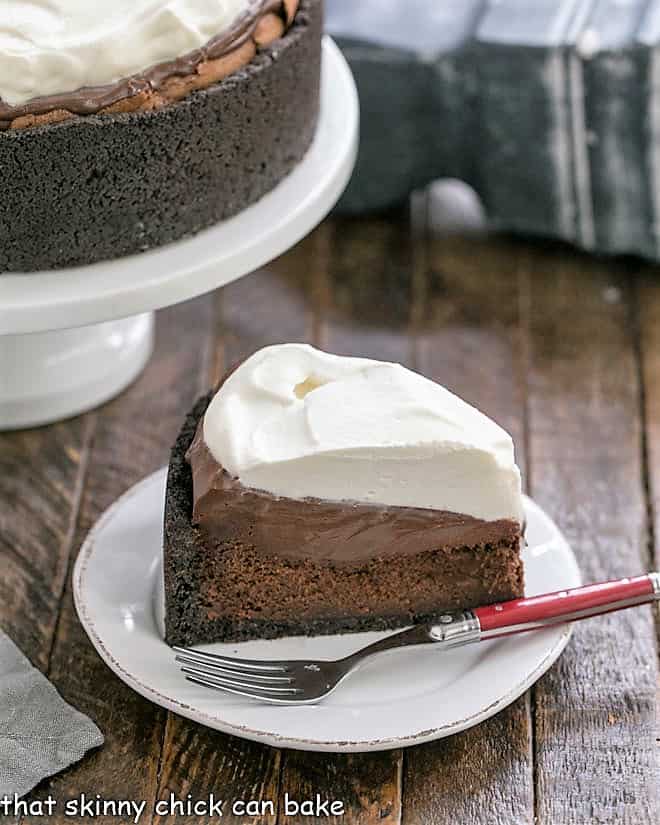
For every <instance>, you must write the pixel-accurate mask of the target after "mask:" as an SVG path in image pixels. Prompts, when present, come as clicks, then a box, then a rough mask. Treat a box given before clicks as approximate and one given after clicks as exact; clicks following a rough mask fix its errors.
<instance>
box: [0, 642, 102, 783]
mask: <svg viewBox="0 0 660 825" xmlns="http://www.w3.org/2000/svg"><path fill="white" fill-rule="evenodd" d="M102 744H103V734H102V733H101V731H100V730H99V729H98V728H97V727H96V725H95V724H94V723H93V722H92V720H91V719H89V718H88V717H87V716H84V715H83V714H82V713H80V712H79V711H77V710H75V708H72V707H71V705H68V704H67V703H66V702H65V701H64V700H63V699H62V697H61V696H60V695H59V693H58V692H57V691H56V690H55V688H54V687H53V685H51V683H50V682H49V681H48V680H47V679H46V678H45V677H44V676H43V675H42V674H41V673H40V672H39V671H38V670H36V668H34V667H32V665H31V664H30V662H29V661H28V660H27V659H26V658H25V656H23V654H22V653H21V651H20V650H19V649H18V648H17V647H16V645H15V644H14V643H13V642H12V641H11V640H10V639H9V638H8V637H7V636H6V635H5V634H4V633H3V632H2V631H0V799H2V798H3V797H11V796H13V795H14V794H16V795H17V796H23V795H24V794H26V793H27V792H28V791H29V790H31V789H32V788H34V786H35V785H36V784H37V783H38V782H40V781H41V780H42V779H44V778H45V777H47V776H52V775H53V774H55V773H58V772H59V771H61V770H63V769H64V768H67V767H69V765H71V764H73V763H74V762H77V761H78V760H79V759H81V757H82V756H83V755H84V754H85V752H86V751H88V750H89V749H90V748H95V747H98V746H99V745H102Z"/></svg>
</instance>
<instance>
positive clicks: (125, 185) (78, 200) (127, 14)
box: [0, 0, 322, 272]
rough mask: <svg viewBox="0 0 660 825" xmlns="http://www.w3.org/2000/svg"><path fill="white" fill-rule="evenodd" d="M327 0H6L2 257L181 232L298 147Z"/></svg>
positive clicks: (310, 109)
mask: <svg viewBox="0 0 660 825" xmlns="http://www.w3.org/2000/svg"><path fill="white" fill-rule="evenodd" d="M321 28H322V0H102V2H93V3H92V2H88V0H32V2H30V3H25V2H22V0H7V2H3V3H1V4H0V169H1V170H2V179H3V194H2V198H0V272H3V271H34V270H40V269H49V268H56V267H63V266H71V265H79V264H89V263H92V262H94V261H99V260H103V259H108V258H114V257H117V256H121V255H126V254H129V253H134V252H138V251H140V250H145V249H149V248H151V247H154V246H158V245H161V244H165V243H168V242H170V241H174V240H177V239H180V238H182V237H184V236H186V235H190V234H192V233H195V232H197V231H199V230H201V229H203V228H205V227H208V226H209V225H211V224H213V223H215V222H216V221H219V220H222V219H224V218H227V217H230V216H232V215H234V214H236V213H238V212H239V211H241V210H242V209H244V208H245V207H247V206H249V205H250V204H252V203H254V202H255V201H257V200H258V199H259V198H260V197H262V196H263V195H264V194H265V193H267V192H268V191H269V190H271V189H272V188H273V187H274V186H275V185H276V184H277V183H278V182H279V181H280V180H282V178H284V177H285V176H286V175H287V174H288V173H289V172H290V171H291V170H292V169H293V168H294V167H295V166H296V164H298V163H299V162H300V160H301V159H302V158H303V156H304V154H305V152H306V151H307V149H308V147H309V145H310V143H311V141H312V139H313V136H314V131H315V127H316V122H317V116H318V107H319V78H320V56H321Z"/></svg>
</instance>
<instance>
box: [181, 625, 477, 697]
mask: <svg viewBox="0 0 660 825" xmlns="http://www.w3.org/2000/svg"><path fill="white" fill-rule="evenodd" d="M443 621H444V622H445V623H444V624H442V623H441V624H438V625H415V627H410V628H408V629H407V630H403V631H401V632H400V633H395V634H394V635H392V636H387V637H386V638H385V639H379V641H377V642H374V643H373V644H370V645H367V647H363V648H362V649H361V650H358V651H356V652H355V653H351V655H350V656H345V657H344V658H343V659H337V660H335V661H327V660H309V659H282V660H268V661H262V660H259V659H234V658H232V657H230V656H220V655H218V654H217V653H208V652H207V651H203V650H193V649H192V648H182V647H174V650H175V651H176V653H177V655H176V657H175V658H176V661H177V662H179V663H180V664H181V666H182V667H181V670H182V671H183V673H185V674H186V678H187V679H188V681H189V682H195V683H196V684H198V685H203V686H204V687H208V688H213V689H215V690H222V691H226V692H227V693H235V694H237V695H238V696H249V697H250V698H252V699H260V700H261V701H263V702H271V703H273V704H279V705H291V704H295V705H303V704H312V703H314V702H318V701H319V700H320V699H324V698H325V697H326V696H328V694H330V693H331V692H332V691H333V690H334V689H335V688H336V687H337V686H338V685H339V684H340V683H341V682H342V681H343V680H344V679H345V678H346V677H347V676H348V675H349V673H352V672H354V671H355V670H356V669H357V668H358V666H359V665H361V664H362V663H363V662H364V661H365V660H366V659H368V658H369V657H371V656H374V655H375V654H377V653H385V652H386V651H388V650H395V649H396V648H400V647H407V646H409V645H410V646H412V645H422V644H431V643H434V644H438V643H444V645H445V646H447V647H450V646H451V645H452V640H453V639H454V638H456V639H458V638H459V637H460V639H461V641H460V642H459V643H460V644H466V643H467V641H469V640H468V639H467V635H468V634H469V633H472V634H476V636H475V638H474V641H477V640H478V634H479V628H478V625H477V622H476V619H475V617H474V614H472V612H471V611H468V610H465V611H458V612H456V613H451V614H449V613H447V614H446V616H441V617H440V622H443Z"/></svg>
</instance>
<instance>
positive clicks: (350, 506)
mask: <svg viewBox="0 0 660 825" xmlns="http://www.w3.org/2000/svg"><path fill="white" fill-rule="evenodd" d="M186 458H187V460H188V462H189V464H190V466H191V471H192V477H193V512H192V522H193V524H194V525H195V526H197V527H199V528H200V529H201V530H203V531H204V532H205V533H206V534H207V535H208V536H209V537H210V538H211V539H212V540H213V541H214V542H215V543H217V544H221V543H223V542H227V541H240V542H241V543H243V544H246V545H247V544H252V545H254V548H255V552H256V553H260V554H262V555H267V556H271V557H277V558H287V559H296V560H305V559H309V560H311V561H313V562H319V563H320V562H330V563H332V564H333V565H336V566H341V567H346V568H348V567H359V566H361V565H363V564H365V563H368V562H369V561H370V560H372V559H378V560H380V559H388V558H391V557H393V556H399V557H404V556H416V555H418V554H419V553H424V552H427V551H432V550H437V549H438V548H439V547H456V546H461V545H463V546H469V547H477V546H481V545H493V544H499V543H502V542H504V543H511V544H514V543H515V542H517V540H518V538H519V535H520V526H519V525H518V523H517V522H515V521H511V520H508V519H506V520H505V519H501V520H498V521H484V520H482V519H478V518H474V517H473V516H468V515H464V514H462V513H450V512H445V511H439V510H428V509H423V508H421V507H420V508H417V507H385V506H379V505H367V504H360V503H355V502H350V501H341V502H331V501H321V500H319V499H314V498H307V499H304V500H302V501H301V500H297V499H291V498H283V497H280V496H274V495H271V494H270V493H266V492H262V491H260V490H252V489H248V488H245V487H243V485H242V484H241V483H240V481H238V480H237V479H235V478H232V477H231V476H230V475H229V474H228V473H227V472H226V471H225V470H224V468H223V467H222V466H221V465H220V464H219V463H218V462H217V461H216V460H215V458H214V457H213V456H212V455H211V453H210V451H209V449H208V447H207V446H206V444H205V442H204V438H203V433H202V425H201V423H200V425H199V426H198V427H197V431H196V433H195V437H194V439H193V442H192V444H191V446H190V449H189V450H188V453H187V455H186Z"/></svg>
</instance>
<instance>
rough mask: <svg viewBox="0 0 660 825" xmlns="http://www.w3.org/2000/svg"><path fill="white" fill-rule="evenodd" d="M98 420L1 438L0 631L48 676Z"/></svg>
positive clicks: (69, 423) (80, 421)
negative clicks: (81, 495)
mask: <svg viewBox="0 0 660 825" xmlns="http://www.w3.org/2000/svg"><path fill="white" fill-rule="evenodd" d="M93 429H94V422H93V418H91V417H88V418H87V419H86V420H79V419H78V420H73V421H64V422H62V423H59V424H56V425H54V426H52V427H41V428H39V429H34V430H26V431H23V432H20V433H11V434H10V433H5V434H0V502H2V506H1V507H0V560H1V561H0V565H1V571H2V573H1V575H0V627H2V629H3V630H5V631H6V632H7V633H9V635H10V636H11V637H12V639H13V640H14V641H15V642H16V644H17V645H18V646H19V647H21V648H22V650H23V652H24V653H25V654H26V655H27V656H28V657H29V658H30V659H31V660H32V662H33V664H34V665H35V666H36V667H38V668H40V669H41V670H42V671H45V670H46V669H47V668H48V662H49V658H50V652H51V648H52V643H53V637H54V633H55V627H56V623H57V617H58V615H59V610H60V601H61V599H62V593H63V591H64V583H65V580H66V572H67V569H68V566H69V558H70V555H71V547H72V540H73V532H74V525H75V522H76V518H77V515H78V507H79V503H80V494H81V490H82V484H83V480H84V475H85V467H86V464H87V457H88V453H89V445H90V440H91V437H92V433H93Z"/></svg>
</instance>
